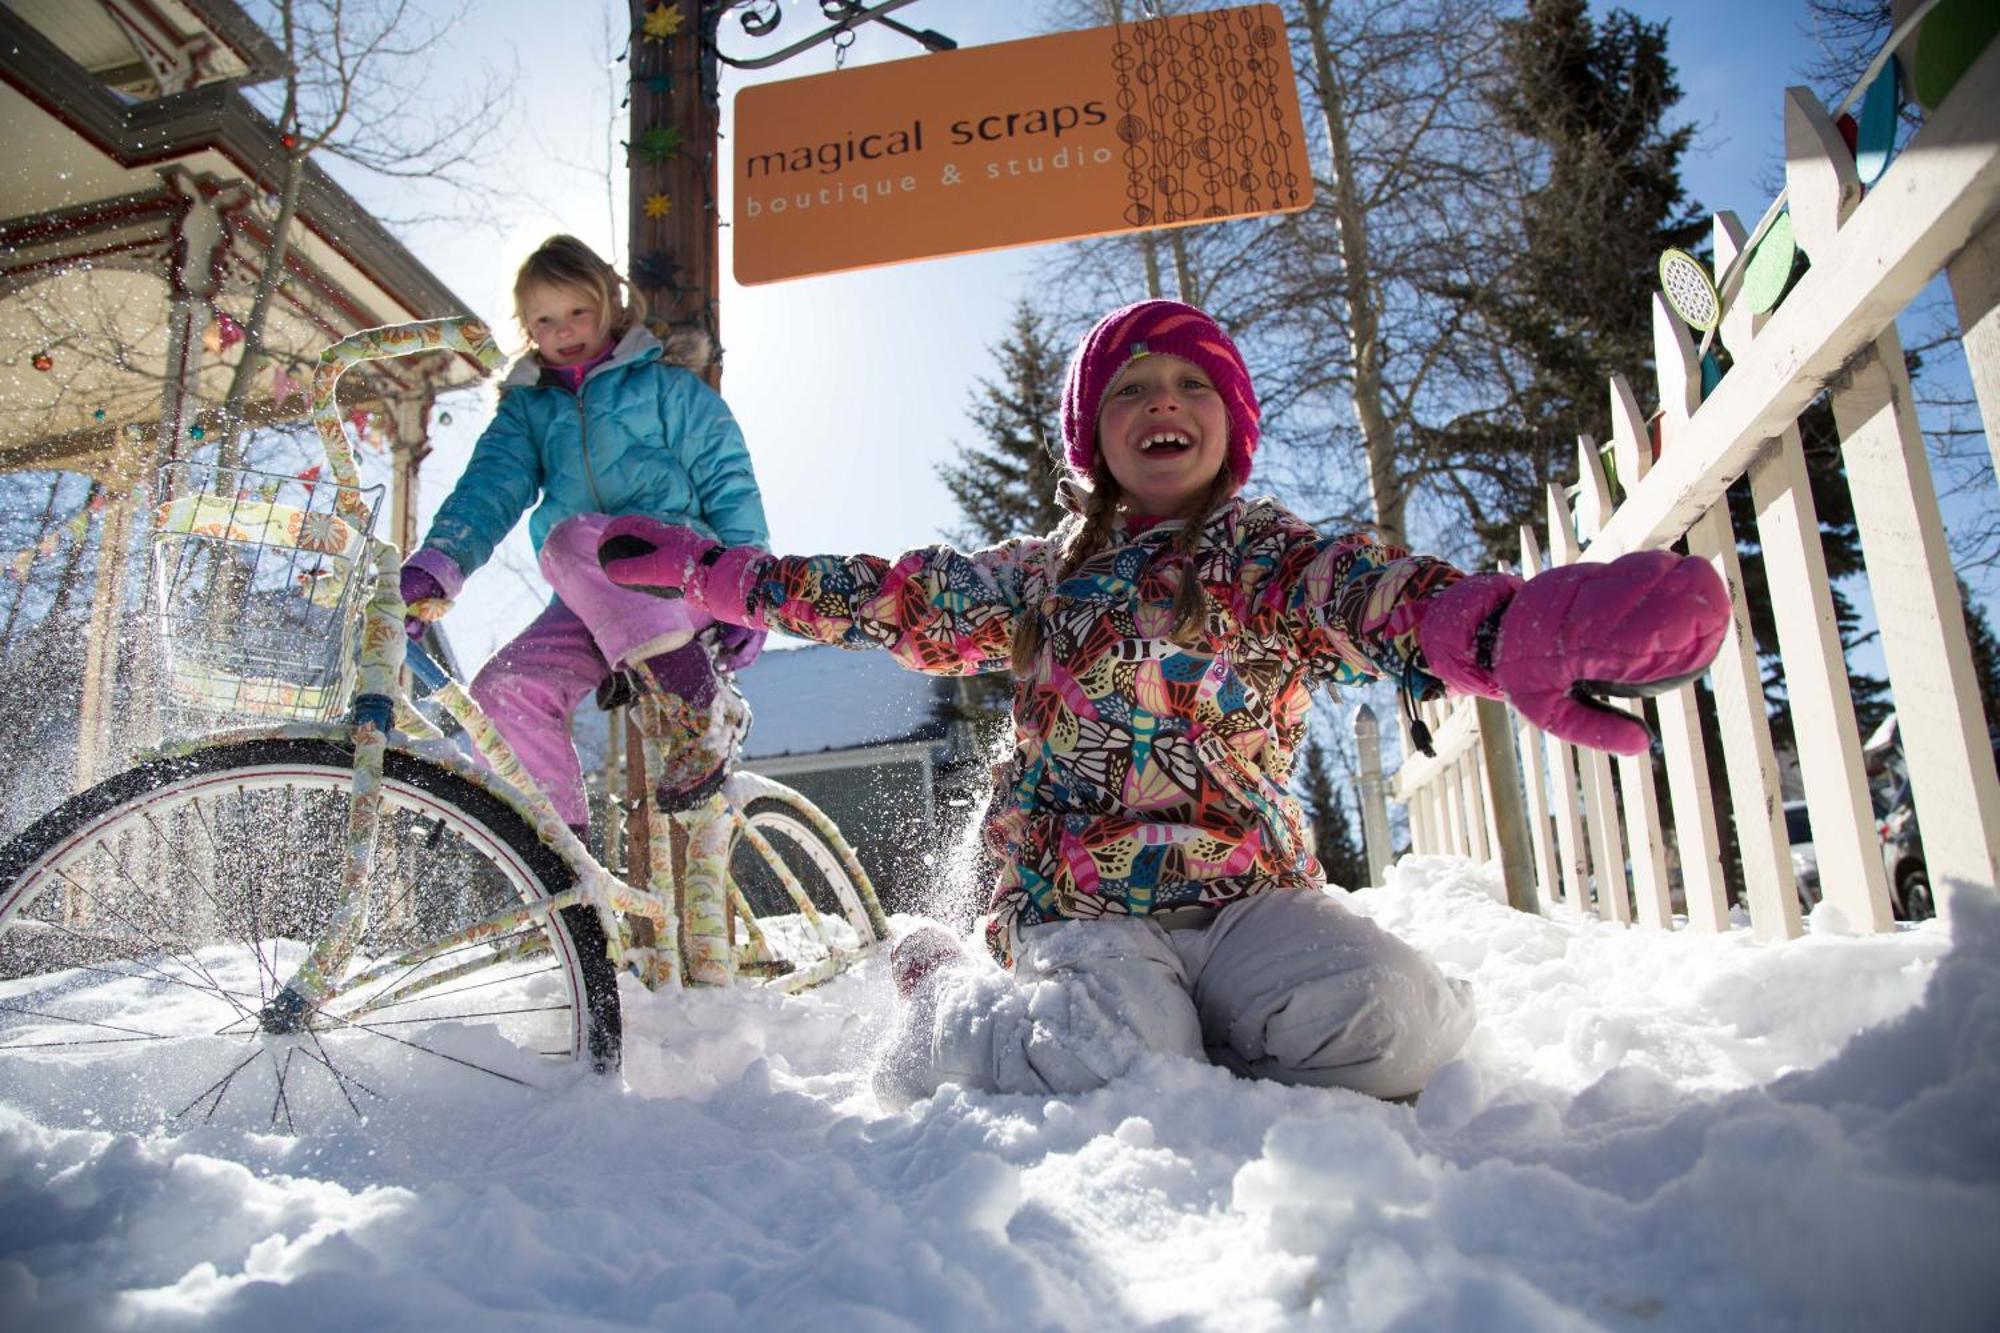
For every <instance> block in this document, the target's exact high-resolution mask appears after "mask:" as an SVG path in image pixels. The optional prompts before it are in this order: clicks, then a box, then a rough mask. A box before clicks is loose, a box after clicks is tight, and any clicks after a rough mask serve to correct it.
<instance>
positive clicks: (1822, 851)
mask: <svg viewBox="0 0 2000 1333" xmlns="http://www.w3.org/2000/svg"><path fill="white" fill-rule="evenodd" d="M1750 494H1751V498H1752V501H1753V502H1754V503H1755V505H1756V509H1757V535H1758V539H1759V541H1760V542H1761V543H1762V544H1763V548H1764V579H1765V582H1766V583H1767V585H1768V586H1769V588H1770V590H1771V618H1772V620H1773V621H1774V622H1775V624H1776V626H1777V631H1778V652H1779V654H1780V656H1781V657H1782V659H1783V662H1784V667H1785V690H1786V693H1787V695H1788V696H1789V698H1790V701H1791V709H1792V740H1793V743H1794V744H1795V745H1796V746H1797V748H1798V755H1799V777H1800V781H1801V783H1802V785H1803V786H1804V787H1805V793H1806V809H1807V812H1808V814H1809V816H1810V818H1811V820H1812V843H1813V850H1814V854H1815V856H1816V857H1817V859H1818V862H1819V878H1820V883H1821V884H1822V885H1824V886H1826V889H1827V896H1828V897H1829V898H1830V899H1832V900H1833V902H1834V904H1835V906H1837V907H1839V908H1840V909H1841V910H1842V912H1844V913H1845V914H1846V915H1847V918H1848V921H1849V922H1850V923H1851V924H1853V925H1855V926H1856V927H1861V926H1865V925H1869V924H1871V923H1874V922H1877V921H1878V920H1886V919H1887V918H1886V917H1879V916H1878V915H1877V914H1878V913H1884V912H1887V911H1888V910H1889V884H1888V879H1887V876H1886V875H1885V874H1884V872H1883V869H1882V853H1881V842H1880V840H1879V839H1878V838H1877V837H1876V834H1875V818H1874V811H1873V810H1872V809H1871V808H1870V806H1869V803H1868V783H1867V778H1866V770H1865V767H1864V765H1863V763H1862V758H1861V737H1860V734H1859V733H1858V732H1857V731H1856V730H1855V725H1854V695H1853V692H1852V691H1851V690H1850V689H1849V688H1848V684H1847V659H1846V657H1845V656H1844V654H1843V653H1842V651H1841V646H1840V633H1839V630H1838V629H1837V628H1836V626H1835V624H1834V618H1833V591H1832V587H1831V585H1830V584H1829V583H1828V582H1827V577H1826V552H1825V551H1823V550H1822V549H1821V548H1820V544H1819V513H1818V511H1817V510H1816V509H1815V508H1814V507H1813V500H1812V489H1811V483H1810V481H1808V479H1807V477H1806V457H1805V448H1804V446H1803V445H1802V444H1801V443H1800V441H1799V428H1798V427H1797V426H1796V425H1794V426H1790V427H1787V428H1786V429H1785V431H1784V432H1783V433H1782V434H1781V435H1779V436H1778V437H1777V439H1776V440H1774V441H1772V447H1771V449H1770V450H1769V452H1767V453H1766V454H1765V455H1764V456H1763V457H1762V458H1759V459H1758V460H1757V461H1756V462H1755V463H1753V464H1752V465H1751V467H1750ZM1751 911H1752V913H1753V914H1754V913H1755V911H1756V904H1755V903H1752V905H1751Z"/></svg>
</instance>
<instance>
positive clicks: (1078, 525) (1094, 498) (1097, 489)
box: [1011, 459, 1121, 676]
mask: <svg viewBox="0 0 2000 1333" xmlns="http://www.w3.org/2000/svg"><path fill="white" fill-rule="evenodd" d="M1090 480H1091V485H1090V488H1089V489H1088V490H1087V491H1085V492H1084V494H1083V496H1082V500H1083V509H1082V511H1081V512H1080V513H1073V514H1070V515H1069V516H1068V517H1066V518H1064V520H1063V522H1062V526H1061V527H1059V528H1057V529H1056V530H1055V532H1054V534H1053V535H1052V538H1051V541H1052V544H1053V545H1054V546H1055V548H1056V554H1055V565H1054V568H1053V569H1052V570H1051V571H1050V576H1049V586H1050V587H1051V588H1053V587H1054V586H1055V585H1056V584H1058V583H1061V582H1062V581H1063V580H1064V579H1065V578H1067V577H1068V576H1069V572H1070V571H1071V570H1072V569H1075V568H1076V567H1077V566H1078V565H1080V564H1082V563H1083V562H1084V561H1085V560H1086V559H1088V558H1089V557H1090V556H1091V555H1093V554H1095V553H1096V551H1097V550H1098V548H1099V547H1101V546H1103V545H1104V540H1105V536H1106V534H1108V533H1109V532H1110V531H1111V524H1112V521H1113V520H1114V519H1116V518H1117V516H1118V500H1119V496H1120V494H1121V492H1120V491H1119V489H1118V483H1117V482H1116V481H1115V480H1113V479H1112V476H1111V472H1110V469H1108V468H1106V467H1105V466H1104V462H1103V460H1102V459H1100V460H1098V463H1097V466H1096V467H1094V468H1092V469H1091V479H1090ZM1041 650H1042V614H1041V607H1039V606H1024V607H1022V608H1021V617H1020V619H1019V620H1018V621H1016V622H1015V624H1014V647H1013V652H1012V654H1011V665H1012V667H1013V671H1014V674H1015V675H1017V676H1025V675H1027V674H1028V672H1029V671H1030V670H1031V669H1032V668H1033V667H1034V665H1035V656H1036V654H1038V653H1040V652H1041Z"/></svg>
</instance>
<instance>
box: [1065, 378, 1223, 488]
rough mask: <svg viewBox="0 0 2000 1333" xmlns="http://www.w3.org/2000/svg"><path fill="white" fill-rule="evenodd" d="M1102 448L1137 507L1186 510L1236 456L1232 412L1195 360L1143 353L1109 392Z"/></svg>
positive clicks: (1100, 423)
mask: <svg viewBox="0 0 2000 1333" xmlns="http://www.w3.org/2000/svg"><path fill="white" fill-rule="evenodd" d="M1097 447H1098V448H1099V449H1100V450H1101V451H1102V452H1103V454H1104V463H1105V466H1106V467H1108V468H1110V469H1111V475H1112V476H1113V477H1114V478H1116V479H1117V482H1118V485H1119V487H1120V488H1121V489H1122V490H1123V491H1124V492H1125V498H1126V500H1127V501H1128V502H1129V504H1130V505H1131V508H1132V510H1133V512H1135V513H1139V514H1146V515H1151V516H1154V517H1161V518H1165V517H1172V516H1177V515H1181V514H1185V513H1186V512H1187V510H1188V508H1189V507H1190V506H1191V505H1192V504H1193V503H1194V502H1195V501H1196V500H1198V499H1199V498H1200V497H1201V496H1202V495H1203V494H1205V493H1206V492H1207V490H1208V488H1209V485H1210V484H1211V483H1212V482H1214V480H1215V475H1216V473H1217V472H1219V471H1221V470H1222V466H1223V464H1224V462H1225V461H1226V460H1227V459H1228V457H1229V411H1228V409H1227V408H1225V407H1224V406H1223V404H1222V396H1221V395H1220V394H1218V393H1217V392H1216V391H1215V386H1214V384H1212V383H1210V381H1209V377H1208V376H1207V375H1205V374H1203V373H1202V370H1201V367H1199V366H1197V365H1195V363H1194V362H1192V361H1183V360H1182V359H1181V358H1180V357H1177V356H1167V355H1164V354H1161V353H1155V354H1153V355H1151V356H1142V357H1140V358H1139V359H1138V360H1136V361H1132V362H1129V363H1128V364H1127V365H1126V366H1125V368H1124V369H1123V370H1121V371H1119V372H1118V374H1117V376H1116V377H1114V378H1113V379H1112V381H1111V388H1110V390H1109V391H1108V392H1107V393H1106V394H1105V395H1104V405H1103V406H1102V407H1101V408H1099V409H1098V412H1097Z"/></svg>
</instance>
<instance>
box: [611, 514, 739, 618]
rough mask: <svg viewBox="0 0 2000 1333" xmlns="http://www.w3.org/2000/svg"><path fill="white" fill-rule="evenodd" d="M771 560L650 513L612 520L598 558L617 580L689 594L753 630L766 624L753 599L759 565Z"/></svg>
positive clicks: (718, 614)
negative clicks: (752, 605)
mask: <svg viewBox="0 0 2000 1333" xmlns="http://www.w3.org/2000/svg"><path fill="white" fill-rule="evenodd" d="M768 559H770V556H769V554H768V553H767V552H764V551H760V550H758V549H757V548H756V547H754V546H724V545H722V543H720V542H718V541H716V540H715V539H714V538H712V537H704V536H702V535H701V534H700V533H699V532H696V531H695V530H694V529H693V528H677V527H674V526H672V525H670V524H666V523H662V522H660V521H659V520H658V519H656V518H648V517H647V516H646V515H644V514H626V515H625V516H623V517H622V518H614V519H612V520H611V522H609V523H607V524H606V525H605V527H604V532H603V534H602V535H601V536H599V538H598V541H597V563H598V564H599V565H601V566H602V567H603V569H604V573H605V576H606V577H608V578H609V579H610V580H611V581H612V582H613V583H616V584H618V585H620V586H621V587H626V588H639V589H643V590H644V591H647V592H652V593H657V594H658V595H659V596H661V597H685V598H687V599H688V600H689V601H690V602H693V603H694V604H695V605H696V606H699V607H701V608H702V609H703V610H704V611H707V612H708V613H709V614H710V615H711V616H714V617H715V618H716V619H717V620H720V621H722V622H724V623H725V624H730V625H747V626H749V627H750V628H752V629H763V628H764V625H763V621H762V618H761V617H760V616H757V615H755V614H753V613H752V612H751V611H750V610H749V600H750V592H751V589H753V588H754V587H755V586H756V583H757V578H756V575H757V568H758V566H759V565H760V564H761V563H762V562H764V561H766V560H768Z"/></svg>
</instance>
